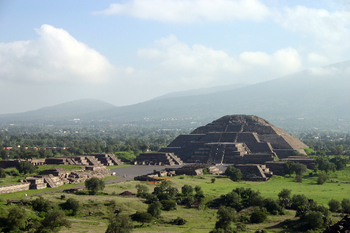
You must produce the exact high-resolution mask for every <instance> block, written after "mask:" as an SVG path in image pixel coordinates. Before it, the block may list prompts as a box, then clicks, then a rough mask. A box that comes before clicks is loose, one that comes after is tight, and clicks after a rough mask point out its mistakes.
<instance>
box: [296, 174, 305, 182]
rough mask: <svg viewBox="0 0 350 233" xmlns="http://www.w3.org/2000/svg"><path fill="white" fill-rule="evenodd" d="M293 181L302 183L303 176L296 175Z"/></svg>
mask: <svg viewBox="0 0 350 233" xmlns="http://www.w3.org/2000/svg"><path fill="white" fill-rule="evenodd" d="M294 181H295V182H298V183H303V177H302V176H301V175H296V176H295V179H294Z"/></svg>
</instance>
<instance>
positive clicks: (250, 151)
mask: <svg viewBox="0 0 350 233" xmlns="http://www.w3.org/2000/svg"><path fill="white" fill-rule="evenodd" d="M307 147H308V146H307V145H305V144H304V143H302V142H301V141H300V140H298V139H297V138H296V137H294V136H292V135H290V134H288V133H287V132H285V131H284V130H282V129H280V128H278V127H275V126H273V125H272V124H270V123H269V122H268V121H266V120H264V119H262V118H260V117H257V116H253V115H228V116H224V117H221V118H219V119H217V120H215V121H213V122H212V123H209V124H207V125H206V126H202V127H198V128H197V129H195V130H194V131H193V132H191V133H190V134H187V135H180V136H178V137H177V138H175V140H174V141H172V142H171V143H170V144H169V145H168V147H166V148H162V149H161V150H160V152H171V153H174V154H175V155H176V156H178V157H179V158H180V159H181V160H183V161H184V162H186V163H215V164H218V163H239V164H252V163H253V164H264V163H265V162H267V161H274V160H275V159H276V158H279V159H284V158H288V157H289V156H292V155H294V154H295V152H299V153H300V154H304V155H305V151H304V150H303V149H302V148H307Z"/></svg>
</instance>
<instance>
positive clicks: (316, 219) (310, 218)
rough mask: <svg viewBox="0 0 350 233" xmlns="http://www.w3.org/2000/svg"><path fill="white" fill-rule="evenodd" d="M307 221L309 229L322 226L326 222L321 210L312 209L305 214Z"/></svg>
mask: <svg viewBox="0 0 350 233" xmlns="http://www.w3.org/2000/svg"><path fill="white" fill-rule="evenodd" d="M305 222H306V223H307V226H308V227H309V229H316V228H320V227H322V225H323V223H324V221H323V215H322V213H321V212H319V211H310V212H309V213H307V214H306V216H305Z"/></svg>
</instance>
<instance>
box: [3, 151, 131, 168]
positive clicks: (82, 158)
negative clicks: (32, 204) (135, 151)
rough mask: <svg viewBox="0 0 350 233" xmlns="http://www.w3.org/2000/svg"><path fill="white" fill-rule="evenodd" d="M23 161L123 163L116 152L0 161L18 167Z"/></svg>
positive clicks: (93, 164) (6, 166)
mask: <svg viewBox="0 0 350 233" xmlns="http://www.w3.org/2000/svg"><path fill="white" fill-rule="evenodd" d="M21 161H27V162H29V163H32V164H33V165H34V166H43V165H85V166H112V165H123V164H124V163H123V162H122V161H120V159H118V158H117V157H116V156H115V155H114V154H89V155H71V156H64V157H54V158H46V159H28V160H4V161H0V167H1V168H10V167H16V165H17V164H18V163H19V162H21Z"/></svg>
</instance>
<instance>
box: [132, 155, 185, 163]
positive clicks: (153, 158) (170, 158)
mask: <svg viewBox="0 0 350 233" xmlns="http://www.w3.org/2000/svg"><path fill="white" fill-rule="evenodd" d="M133 163H134V164H135V165H137V164H138V165H182V164H183V162H182V160H181V159H179V158H178V157H177V156H176V155H174V153H164V152H158V153H141V154H140V155H139V156H137V158H136V159H135V160H134V161H133Z"/></svg>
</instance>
